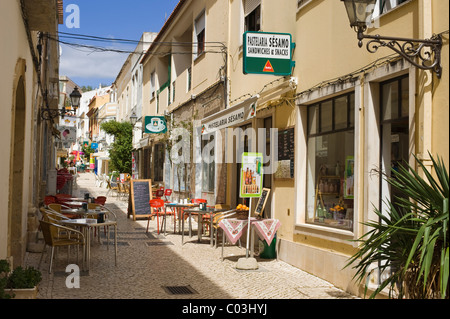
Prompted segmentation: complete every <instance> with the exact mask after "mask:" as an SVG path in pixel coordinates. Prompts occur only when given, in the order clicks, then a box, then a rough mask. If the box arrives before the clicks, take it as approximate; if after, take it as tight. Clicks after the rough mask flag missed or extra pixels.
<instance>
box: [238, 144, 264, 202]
mask: <svg viewBox="0 0 450 319" xmlns="http://www.w3.org/2000/svg"><path fill="white" fill-rule="evenodd" d="M262 160H263V156H262V153H243V154H242V169H241V182H240V191H239V193H240V197H242V198H243V197H260V196H261V192H262V182H263V167H262Z"/></svg>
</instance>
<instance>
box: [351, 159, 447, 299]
mask: <svg viewBox="0 0 450 319" xmlns="http://www.w3.org/2000/svg"><path fill="white" fill-rule="evenodd" d="M430 157H431V160H432V163H433V167H434V172H433V173H432V172H429V171H428V170H427V169H426V167H425V166H424V165H423V164H422V162H421V161H420V160H418V159H417V158H416V161H417V163H418V166H419V168H420V169H421V170H422V171H423V176H424V178H422V177H421V175H419V173H418V172H416V171H415V170H414V169H413V168H412V167H411V166H409V165H408V164H405V165H404V166H400V168H399V169H398V171H396V170H392V171H391V176H390V177H388V176H384V178H385V179H386V181H387V182H388V183H389V184H390V185H391V186H392V187H395V188H396V189H397V190H398V191H399V192H400V193H401V194H402V195H401V196H397V197H395V198H394V199H393V200H392V202H391V201H388V200H386V203H387V204H388V207H389V209H388V210H387V211H385V212H380V211H379V210H378V209H375V213H376V215H377V216H378V217H379V221H369V222H366V223H364V224H365V225H366V226H369V227H370V228H369V229H370V230H369V231H368V232H367V233H366V234H364V235H363V236H362V237H360V238H359V239H357V240H356V241H357V242H359V243H360V247H359V248H360V249H359V251H358V252H357V253H356V254H354V255H353V256H352V257H351V258H350V259H349V261H348V264H347V265H346V266H345V267H349V266H350V265H353V264H356V265H355V266H353V268H355V269H356V270H357V271H356V273H355V275H354V278H355V279H356V281H357V282H358V283H361V282H362V281H363V280H365V279H366V278H367V275H368V274H369V273H370V269H371V268H372V267H373V265H374V264H377V265H379V270H380V273H382V274H385V275H386V276H387V278H385V279H384V280H383V282H382V283H381V284H380V286H379V287H378V288H377V289H375V291H374V292H373V293H372V294H371V296H370V298H374V297H375V296H376V295H377V294H378V293H380V292H381V291H382V290H383V289H384V288H386V287H388V288H389V296H390V297H393V296H394V292H395V293H396V297H397V298H410V299H430V298H442V299H448V296H449V288H448V275H449V243H448V239H449V238H448V222H449V209H448V198H449V178H448V172H447V169H446V168H445V165H444V163H443V162H442V160H441V159H439V158H438V160H437V161H436V160H435V159H434V158H433V157H432V156H431V155H430ZM366 291H367V284H366Z"/></svg>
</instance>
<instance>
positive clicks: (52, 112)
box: [41, 87, 81, 120]
mask: <svg viewBox="0 0 450 319" xmlns="http://www.w3.org/2000/svg"><path fill="white" fill-rule="evenodd" d="M69 96H70V103H71V105H72V111H76V109H77V108H78V107H79V106H80V99H81V93H80V91H79V90H78V87H75V88H74V89H73V91H72V93H70V95H69ZM66 113H68V111H67V110H66V108H65V107H64V106H63V107H62V108H61V109H51V108H49V107H48V106H47V107H46V108H44V109H42V110H41V118H42V119H43V120H52V119H54V118H55V117H58V116H61V117H64V115H65V114H66Z"/></svg>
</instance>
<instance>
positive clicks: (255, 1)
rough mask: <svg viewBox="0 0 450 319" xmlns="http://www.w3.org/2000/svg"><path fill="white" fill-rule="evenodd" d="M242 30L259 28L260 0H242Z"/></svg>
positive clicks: (256, 29)
mask: <svg viewBox="0 0 450 319" xmlns="http://www.w3.org/2000/svg"><path fill="white" fill-rule="evenodd" d="M243 5H244V31H260V30H261V0H244V3H243Z"/></svg>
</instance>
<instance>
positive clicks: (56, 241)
mask: <svg viewBox="0 0 450 319" xmlns="http://www.w3.org/2000/svg"><path fill="white" fill-rule="evenodd" d="M39 223H40V226H41V230H42V233H43V235H44V241H45V248H46V247H47V246H50V247H51V248H52V249H51V256H50V266H49V270H48V272H49V273H51V272H52V266H53V257H54V250H55V247H62V246H67V247H70V246H79V245H83V264H84V256H85V249H86V247H85V239H84V235H83V233H82V232H80V231H78V230H75V229H73V228H70V227H65V226H62V225H58V224H55V223H51V222H46V221H44V220H40V221H39ZM60 231H64V232H67V233H68V234H70V235H71V236H73V237H71V236H67V237H64V238H61V237H59V236H58V234H59V233H60ZM45 248H44V250H43V251H42V255H41V259H40V260H39V267H40V265H41V262H42V257H43V256H44V253H45V251H46V249H45ZM77 252H78V251H77ZM68 258H69V251H68V252H67V259H68ZM77 259H78V253H77Z"/></svg>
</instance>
